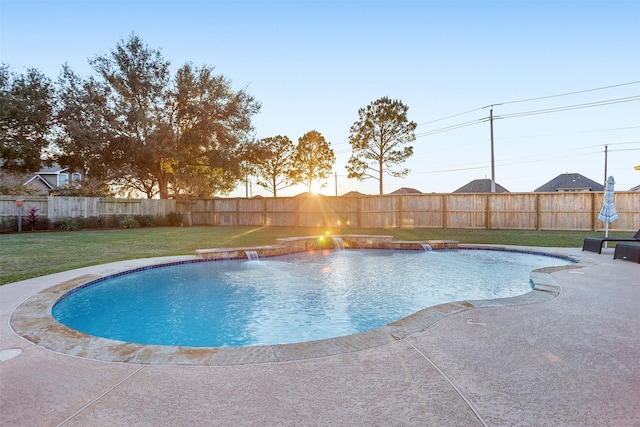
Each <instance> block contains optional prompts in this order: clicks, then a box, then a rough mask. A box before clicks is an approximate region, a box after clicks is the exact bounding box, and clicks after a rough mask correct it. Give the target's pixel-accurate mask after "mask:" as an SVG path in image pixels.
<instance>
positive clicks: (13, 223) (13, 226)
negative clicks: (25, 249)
mask: <svg viewBox="0 0 640 427" xmlns="http://www.w3.org/2000/svg"><path fill="white" fill-rule="evenodd" d="M16 231H18V217H17V216H10V217H4V218H0V233H15V232H16Z"/></svg>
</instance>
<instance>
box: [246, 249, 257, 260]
mask: <svg viewBox="0 0 640 427" xmlns="http://www.w3.org/2000/svg"><path fill="white" fill-rule="evenodd" d="M244 253H245V255H247V259H248V260H249V261H257V260H258V259H259V258H258V252H256V251H244Z"/></svg>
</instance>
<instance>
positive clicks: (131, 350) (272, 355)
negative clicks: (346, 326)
mask: <svg viewBox="0 0 640 427" xmlns="http://www.w3.org/2000/svg"><path fill="white" fill-rule="evenodd" d="M457 249H460V250H497V251H508V252H519V253H531V254H538V255H545V256H552V257H557V258H562V259H568V260H571V261H573V262H574V263H575V264H573V265H569V266H563V267H553V268H550V269H540V270H534V271H532V272H531V275H530V277H531V280H532V283H533V289H532V291H531V292H528V293H526V294H524V295H520V296H515V297H509V298H500V299H492V300H474V301H457V302H450V303H445V304H440V305H436V306H433V307H429V308H426V309H424V310H420V311H418V312H416V313H414V314H412V315H410V316H407V317H405V318H403V319H401V320H398V321H395V322H392V323H389V324H387V325H385V326H382V327H380V328H376V329H372V330H369V331H365V332H361V333H358V334H353V335H347V336H341V337H335V338H329V339H324V340H318V341H309V342H303V343H295V344H279V345H268V346H247V347H220V348H209V347H202V348H201V347H182V346H160V345H144V344H135V343H128V342H122V341H116V340H109V339H104V338H98V337H95V336H91V335H87V334H84V333H82V332H79V331H76V330H73V329H71V328H68V327H66V326H64V325H62V324H61V323H59V322H58V321H56V320H55V319H54V318H53V317H52V315H51V310H52V308H53V306H54V305H55V304H56V303H57V302H58V301H59V300H60V299H62V298H64V297H65V296H66V295H68V294H69V293H72V292H76V291H77V290H79V289H82V288H84V287H86V286H90V285H92V284H94V283H97V282H100V281H102V280H106V279H107V278H109V277H115V276H121V275H124V274H130V273H132V272H136V271H144V270H148V269H152V268H160V267H165V266H170V265H177V264H186V263H194V262H215V261H218V259H202V258H196V257H194V258H193V259H187V260H182V261H171V262H166V263H157V260H156V263H154V264H150V265H146V266H142V267H137V268H134V269H127V270H125V271H119V272H116V273H113V274H109V275H103V276H100V275H93V274H86V275H82V276H78V277H75V278H73V279H70V280H67V281H64V282H61V283H58V284H56V285H53V286H51V287H49V288H47V289H45V290H43V291H41V292H39V293H37V294H35V295H33V296H32V297H30V298H28V299H27V300H26V301H24V302H23V303H22V304H20V305H19V306H18V307H16V309H15V310H14V311H13V313H12V314H11V316H10V321H9V324H10V327H11V328H12V329H13V331H14V332H15V333H16V334H18V335H20V336H22V337H23V338H25V339H27V340H28V341H31V342H32V343H34V344H36V345H38V346H41V347H44V348H46V349H49V350H51V351H54V352H58V353H63V354H67V355H71V356H76V357H82V358H88V359H94V360H100V361H107V362H120V363H134V364H152V365H209V366H224V365H242V364H254V363H274V362H284V361H293V360H302V359H311V358H318V357H325V356H333V355H338V354H345V353H351V352H355V351H360V350H364V349H368V348H373V347H378V346H382V345H385V344H388V343H391V342H394V341H397V340H401V339H404V338H407V337H408V336H410V335H413V334H416V333H418V332H422V331H424V330H426V329H428V328H429V327H431V326H432V325H434V324H436V323H437V322H439V321H440V320H441V319H443V318H445V317H447V316H450V315H452V314H455V313H460V312H463V311H467V310H470V309H472V308H482V307H504V306H510V305H519V304H531V303H537V302H542V301H547V300H550V299H553V298H555V297H556V296H557V295H559V293H560V286H559V285H558V284H557V283H556V281H555V280H554V279H553V277H552V276H551V272H552V271H555V270H557V269H566V268H576V267H580V266H581V265H580V263H579V261H576V260H575V259H573V258H572V257H570V256H566V255H560V254H554V253H550V252H543V251H528V250H523V249H514V248H508V247H503V246H492V245H482V246H480V245H460V246H459V247H458V248H457ZM393 250H406V248H396V249H393ZM437 250H456V249H449V248H440V249H437ZM225 259H230V258H225ZM237 259H246V258H244V257H239V258H237Z"/></svg>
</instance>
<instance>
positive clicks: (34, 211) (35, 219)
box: [27, 206, 40, 231]
mask: <svg viewBox="0 0 640 427" xmlns="http://www.w3.org/2000/svg"><path fill="white" fill-rule="evenodd" d="M39 222H40V215H38V208H37V207H35V206H31V207H30V208H29V214H28V215H27V226H28V227H29V228H30V229H31V231H36V228H37V227H38V223H39Z"/></svg>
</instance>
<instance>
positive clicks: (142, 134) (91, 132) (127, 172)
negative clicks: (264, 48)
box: [59, 35, 260, 198]
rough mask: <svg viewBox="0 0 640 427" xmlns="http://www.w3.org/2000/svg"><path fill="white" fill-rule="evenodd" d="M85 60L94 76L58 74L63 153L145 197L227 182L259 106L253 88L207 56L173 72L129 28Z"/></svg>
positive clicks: (191, 192) (226, 186)
mask: <svg viewBox="0 0 640 427" xmlns="http://www.w3.org/2000/svg"><path fill="white" fill-rule="evenodd" d="M90 64H91V66H92V67H93V69H94V71H95V72H96V74H97V75H96V76H95V77H90V78H89V79H86V80H83V79H80V78H78V77H77V76H75V75H73V73H71V72H66V73H63V76H62V80H61V87H62V91H61V97H60V99H61V108H60V115H59V119H60V123H61V127H62V129H63V130H64V134H63V137H62V138H60V139H59V145H60V147H61V150H62V151H63V153H65V156H63V157H62V158H61V160H63V161H65V162H68V163H71V162H74V161H75V162H81V163H82V165H83V166H84V168H85V170H94V171H96V173H99V174H101V175H103V176H104V177H106V178H108V179H110V180H112V182H114V183H117V184H120V185H121V186H122V187H123V188H129V189H135V190H137V191H142V192H144V193H145V194H146V195H147V197H153V196H155V195H156V194H159V196H160V198H167V197H169V196H170V195H171V196H174V197H183V196H190V197H211V196H213V195H214V194H216V193H223V194H225V193H227V192H229V191H231V190H232V189H233V188H234V187H235V184H236V183H237V182H238V180H239V179H241V178H242V176H241V172H242V170H241V167H240V164H241V161H242V159H241V157H240V156H241V154H242V153H243V151H242V150H241V149H240V147H241V146H242V144H243V143H245V142H246V141H247V140H249V139H250V137H251V132H252V131H253V127H252V124H251V116H252V115H254V114H256V113H257V112H258V111H259V109H260V104H259V103H258V102H256V101H255V100H254V98H253V97H251V96H250V95H249V94H247V93H246V92H245V91H244V90H240V91H234V90H233V88H232V86H231V82H230V81H229V80H228V79H226V78H225V77H224V76H222V75H215V74H214V73H213V69H212V68H210V67H208V66H202V67H194V66H193V65H192V64H189V63H187V64H185V65H183V66H182V67H180V68H179V69H178V71H177V72H176V75H175V77H174V78H172V77H171V75H170V68H169V66H170V63H169V62H168V61H167V60H165V59H164V58H163V57H162V54H161V52H160V51H159V50H156V49H151V48H149V47H148V46H146V45H145V44H144V43H143V42H142V40H141V39H140V38H139V37H137V36H136V35H131V36H130V37H129V39H128V40H126V41H125V40H121V41H120V42H119V43H118V44H117V46H116V48H115V49H114V50H113V51H111V52H110V53H109V54H106V55H101V56H97V57H95V58H94V59H92V60H91V61H90ZM67 71H68V70H67ZM73 159H76V160H73Z"/></svg>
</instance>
